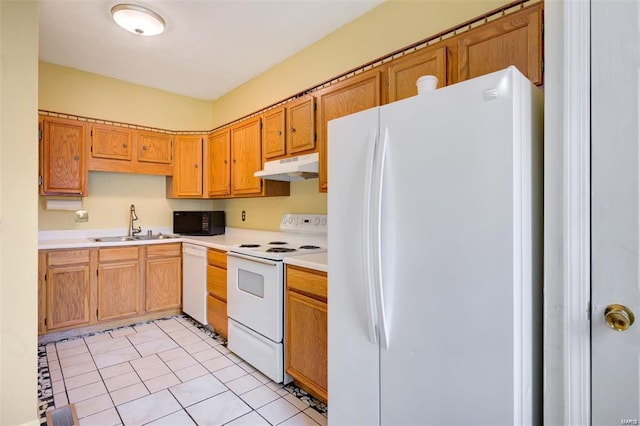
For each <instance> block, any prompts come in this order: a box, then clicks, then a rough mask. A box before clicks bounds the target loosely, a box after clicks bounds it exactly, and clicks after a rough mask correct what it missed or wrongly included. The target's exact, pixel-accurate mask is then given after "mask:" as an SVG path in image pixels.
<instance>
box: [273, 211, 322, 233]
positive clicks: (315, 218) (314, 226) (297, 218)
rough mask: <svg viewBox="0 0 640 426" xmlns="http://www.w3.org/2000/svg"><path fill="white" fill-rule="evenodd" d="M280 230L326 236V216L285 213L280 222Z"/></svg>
mask: <svg viewBox="0 0 640 426" xmlns="http://www.w3.org/2000/svg"><path fill="white" fill-rule="evenodd" d="M280 230H281V231H284V232H300V233H307V234H322V235H327V215H325V214H292V213H286V214H284V215H283V216H282V220H281V221H280Z"/></svg>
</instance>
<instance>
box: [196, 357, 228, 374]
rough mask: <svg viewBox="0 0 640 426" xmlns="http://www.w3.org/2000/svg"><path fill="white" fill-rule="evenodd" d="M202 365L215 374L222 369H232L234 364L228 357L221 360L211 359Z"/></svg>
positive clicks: (220, 358)
mask: <svg viewBox="0 0 640 426" xmlns="http://www.w3.org/2000/svg"><path fill="white" fill-rule="evenodd" d="M202 365H204V367H205V368H206V369H207V370H209V371H211V372H213V371H218V370H220V369H222V368H226V367H231V366H232V365H233V362H232V361H231V360H230V359H229V358H227V357H226V356H221V357H219V358H214V359H210V360H209V361H204V362H203V363H202Z"/></svg>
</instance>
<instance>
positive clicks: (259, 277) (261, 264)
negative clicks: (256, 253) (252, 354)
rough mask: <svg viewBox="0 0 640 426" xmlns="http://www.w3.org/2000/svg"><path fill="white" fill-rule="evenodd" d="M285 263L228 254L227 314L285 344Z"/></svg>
mask: <svg viewBox="0 0 640 426" xmlns="http://www.w3.org/2000/svg"><path fill="white" fill-rule="evenodd" d="M283 270H284V268H283V265H282V262H278V261H272V260H267V259H260V258H256V257H251V256H245V255H242V254H237V253H231V252H230V253H228V255H227V315H228V316H229V318H232V319H234V320H235V321H237V322H239V323H240V324H242V325H244V326H245V327H248V328H250V329H251V330H253V331H255V332H257V333H260V334H261V335H263V336H264V337H266V338H268V339H269V340H272V341H273V342H276V343H279V342H282V335H283V328H284V326H283V316H284V311H283V305H284V278H283Z"/></svg>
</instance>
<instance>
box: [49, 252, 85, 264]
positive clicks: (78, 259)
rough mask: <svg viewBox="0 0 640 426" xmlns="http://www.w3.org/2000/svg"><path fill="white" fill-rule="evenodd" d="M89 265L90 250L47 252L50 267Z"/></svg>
mask: <svg viewBox="0 0 640 426" xmlns="http://www.w3.org/2000/svg"><path fill="white" fill-rule="evenodd" d="M79 263H89V250H88V249H85V250H64V251H50V252H47V265H48V266H62V265H77V264H79Z"/></svg>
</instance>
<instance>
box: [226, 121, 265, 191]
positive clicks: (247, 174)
mask: <svg viewBox="0 0 640 426" xmlns="http://www.w3.org/2000/svg"><path fill="white" fill-rule="evenodd" d="M261 151H262V149H261V141H260V117H255V118H250V119H248V120H245V121H243V122H242V123H240V124H238V125H237V126H235V127H233V128H232V129H231V193H232V194H234V195H236V194H239V195H244V194H259V193H260V192H262V179H260V178H257V177H254V176H253V174H254V173H255V172H257V171H258V170H260V169H261V168H262V154H261Z"/></svg>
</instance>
